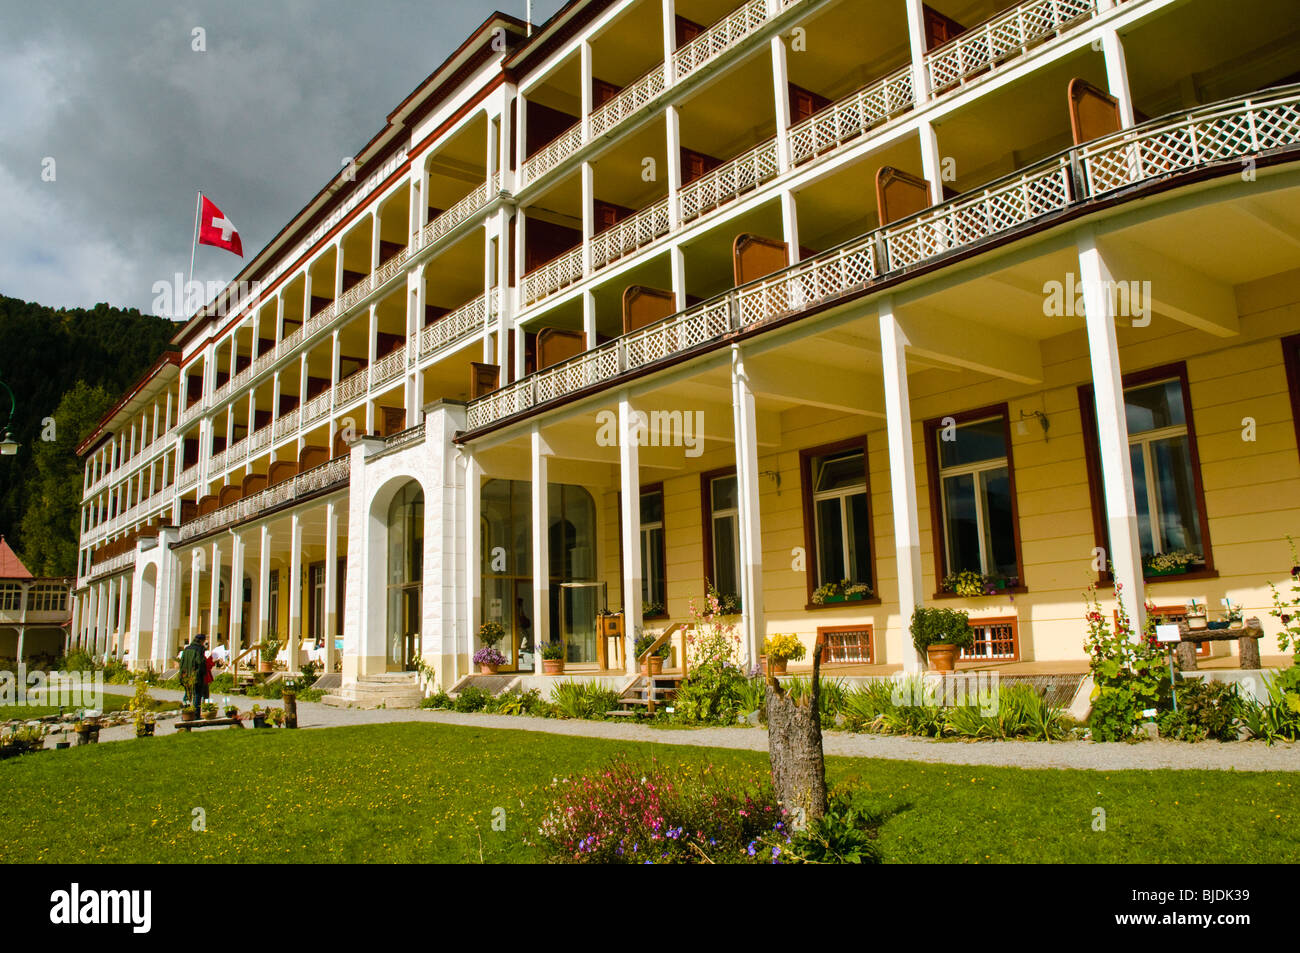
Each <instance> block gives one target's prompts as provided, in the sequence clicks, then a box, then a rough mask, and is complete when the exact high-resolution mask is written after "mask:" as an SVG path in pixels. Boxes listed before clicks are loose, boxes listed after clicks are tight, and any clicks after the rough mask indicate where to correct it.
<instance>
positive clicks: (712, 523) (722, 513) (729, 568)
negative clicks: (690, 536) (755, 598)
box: [700, 469, 740, 602]
mask: <svg viewBox="0 0 1300 953" xmlns="http://www.w3.org/2000/svg"><path fill="white" fill-rule="evenodd" d="M700 487H701V495H702V496H703V499H704V575H705V582H706V583H707V584H710V585H712V586H714V587H715V588H716V589H717V590H718V594H719V595H720V596H722V597H723V598H724V601H725V598H726V597H728V596H730V597H731V598H732V599H735V600H737V602H739V599H740V488H739V486H738V485H737V483H736V472H735V470H732V469H727V470H721V471H719V470H714V471H711V472H708V473H704V474H701V476H700Z"/></svg>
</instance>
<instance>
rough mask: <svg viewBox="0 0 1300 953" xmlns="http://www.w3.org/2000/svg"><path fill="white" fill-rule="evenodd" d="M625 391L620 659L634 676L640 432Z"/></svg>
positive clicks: (621, 438) (621, 430)
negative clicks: (621, 640)
mask: <svg viewBox="0 0 1300 953" xmlns="http://www.w3.org/2000/svg"><path fill="white" fill-rule="evenodd" d="M642 432H643V431H642V429H641V426H640V421H639V415H638V413H637V411H636V409H635V408H634V407H633V406H632V402H631V400H630V399H629V398H628V394H627V391H623V392H622V393H621V394H619V397H618V463H619V469H618V473H619V488H620V490H621V495H620V497H619V527H620V531H621V538H622V541H623V661H624V663H625V667H626V669H627V674H629V675H635V674H636V671H637V660H636V651H635V646H636V628H637V625H638V624H639V623H640V622H641V573H642V567H641V434H642Z"/></svg>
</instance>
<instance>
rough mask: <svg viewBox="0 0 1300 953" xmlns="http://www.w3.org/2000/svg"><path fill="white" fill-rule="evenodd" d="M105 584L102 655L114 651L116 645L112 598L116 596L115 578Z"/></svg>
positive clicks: (115, 615)
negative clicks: (106, 589) (106, 590)
mask: <svg viewBox="0 0 1300 953" xmlns="http://www.w3.org/2000/svg"><path fill="white" fill-rule="evenodd" d="M105 586H107V588H108V598H106V599H105V600H104V650H103V651H104V655H105V657H107V656H110V655H112V654H113V653H114V649H115V646H116V645H117V610H116V607H115V605H114V599H115V598H116V597H117V579H116V578H110V579H109V580H108V582H107V583H105Z"/></svg>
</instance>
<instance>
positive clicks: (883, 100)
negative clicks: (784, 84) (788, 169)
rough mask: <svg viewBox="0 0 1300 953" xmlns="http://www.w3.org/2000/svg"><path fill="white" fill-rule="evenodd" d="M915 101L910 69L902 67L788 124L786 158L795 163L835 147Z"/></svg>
mask: <svg viewBox="0 0 1300 953" xmlns="http://www.w3.org/2000/svg"><path fill="white" fill-rule="evenodd" d="M915 103H916V100H915V97H914V95H913V91H912V68H911V67H910V66H905V67H903V68H902V69H900V70H897V71H895V72H893V73H891V74H889V75H888V76H886V77H885V78H884V79H881V80H878V81H876V82H874V83H872V84H871V85H870V86H866V87H864V88H863V89H860V90H858V91H857V92H856V93H853V94H852V95H851V96H846V97H845V98H844V99H841V100H839V101H838V102H835V103H833V104H831V105H830V106H828V107H826V108H825V109H823V110H822V111H821V112H819V113H817V114H816V115H815V116H812V117H810V118H808V119H805V120H804V121H803V122H801V123H798V124H796V125H794V126H791V127H790V160H791V161H792V162H794V163H795V164H796V165H798V164H800V163H802V162H807V161H808V160H809V159H811V158H813V157H814V156H818V155H821V154H822V153H825V152H829V151H830V150H832V149H836V148H838V147H839V146H842V145H843V144H844V143H846V142H849V141H851V140H853V139H856V138H857V137H858V136H860V135H862V134H863V133H864V132H867V131H869V130H871V129H873V128H875V127H876V126H879V125H880V124H881V123H884V122H886V121H888V120H889V119H891V118H893V117H894V116H897V115H898V114H899V113H901V112H904V111H905V110H908V109H911V108H912V106H913V105H915Z"/></svg>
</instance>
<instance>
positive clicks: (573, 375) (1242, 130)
mask: <svg viewBox="0 0 1300 953" xmlns="http://www.w3.org/2000/svg"><path fill="white" fill-rule="evenodd" d="M1297 147H1300V86H1290V87H1284V88H1280V89H1276V90H1268V91H1264V92H1263V93H1260V94H1258V95H1256V96H1252V97H1249V98H1246V99H1238V100H1228V101H1225V102H1222V103H1216V104H1213V105H1210V106H1206V107H1202V108H1199V109H1196V110H1193V111H1191V112H1189V113H1185V114H1181V115H1176V116H1173V117H1166V118H1164V119H1158V120H1154V121H1152V122H1148V123H1145V124H1143V125H1141V126H1137V127H1134V128H1133V129H1129V130H1125V131H1123V132H1119V133H1116V134H1113V135H1110V136H1106V137H1103V138H1101V139H1097V140H1094V141H1092V142H1089V143H1086V144H1084V145H1082V146H1076V147H1073V148H1071V149H1068V150H1065V151H1064V152H1061V153H1058V154H1057V155H1054V156H1051V157H1049V158H1047V159H1045V160H1043V161H1041V162H1038V163H1036V164H1034V165H1032V166H1030V167H1028V168H1026V169H1024V170H1022V171H1020V172H1017V173H1015V174H1013V175H1010V176H1006V177H1004V178H1002V179H999V180H997V181H995V182H993V183H990V184H989V185H988V186H986V187H984V188H982V189H978V190H976V191H974V192H972V193H968V194H965V195H962V196H960V197H959V198H956V199H953V200H951V201H948V202H945V203H943V204H941V205H938V206H935V207H933V208H931V209H927V210H926V211H924V212H921V213H919V214H917V215H914V216H911V217H910V218H906V219H903V220H901V221H899V222H896V223H893V224H891V225H888V226H886V227H884V228H879V229H876V230H874V231H871V232H868V233H866V234H865V235H862V236H860V237H859V238H856V239H853V240H852V241H850V242H847V243H845V244H844V245H841V246H840V247H838V248H834V249H831V250H829V251H827V252H824V253H822V254H820V255H817V256H814V257H812V258H810V259H808V260H806V261H803V262H800V263H799V264H798V265H795V266H793V267H790V268H787V269H784V270H783V271H780V272H777V273H776V274H774V275H771V276H769V277H767V278H764V279H761V280H759V281H756V282H752V283H750V284H748V285H745V286H742V287H740V288H736V289H734V290H732V291H730V292H728V293H726V294H724V295H721V296H719V297H717V298H715V299H712V300H710V301H707V302H705V303H703V304H701V305H698V306H696V307H694V308H691V309H688V310H686V311H683V312H680V313H678V314H676V315H673V316H672V317H669V318H666V319H664V320H663V321H661V322H659V323H657V324H654V325H651V326H649V327H647V328H644V329H641V330H639V331H636V332H633V333H632V334H625V335H623V336H621V337H619V338H616V339H615V340H613V341H610V342H608V343H606V344H603V345H601V346H600V347H597V348H594V349H593V350H590V351H588V352H586V353H585V354H582V355H580V356H578V357H576V358H573V359H572V360H569V361H566V362H564V363H562V364H558V365H555V366H554V367H548V368H545V369H544V370H542V371H539V372H536V373H533V374H530V375H529V376H527V377H525V378H522V379H521V380H519V381H516V382H515V383H514V384H511V385H508V386H507V387H504V388H501V389H499V390H497V391H494V392H493V393H491V394H489V395H487V396H485V397H482V398H479V399H478V400H475V401H472V402H471V403H470V405H469V408H468V421H467V426H468V429H469V430H470V431H475V430H479V429H482V428H486V427H489V426H492V425H494V424H497V423H499V422H501V421H503V420H507V419H509V418H511V417H514V416H516V415H519V414H522V413H524V412H526V411H528V410H531V409H532V408H535V407H540V406H543V405H546V404H549V403H552V402H557V401H559V400H561V399H563V398H567V397H571V396H573V395H575V394H578V393H581V392H584V391H588V390H595V389H599V388H602V387H604V386H606V385H608V384H609V383H610V382H612V381H614V380H615V379H617V378H618V377H620V376H621V375H623V374H625V373H628V372H630V371H633V370H636V369H638V368H641V367H645V366H648V365H652V364H655V363H658V362H660V361H666V360H668V359H670V358H676V357H679V356H680V355H683V354H686V353H689V352H691V351H693V350H696V349H705V348H706V347H707V346H709V345H712V344H716V343H718V342H720V341H721V340H722V339H723V338H725V337H727V336H728V335H730V334H731V333H733V332H737V331H741V330H745V329H749V328H753V327H756V326H758V325H761V324H763V323H764V322H767V321H770V320H772V319H775V318H780V317H784V316H788V315H791V314H795V313H798V312H800V311H804V310H807V309H809V308H812V307H817V306H822V305H825V304H828V303H830V302H833V301H835V300H837V299H844V298H847V297H849V296H852V295H857V294H860V293H862V292H865V291H869V290H870V289H871V288H872V286H873V285H875V284H877V283H880V282H881V281H882V279H884V278H886V277H890V276H894V275H897V274H899V273H900V272H903V271H905V270H907V269H910V268H914V267H916V266H918V265H922V264H926V263H929V262H932V261H934V260H936V259H938V258H940V257H942V256H944V255H947V254H950V253H952V252H954V251H958V250H961V249H969V248H972V247H974V246H976V245H979V244H980V243H982V242H985V241H987V240H989V239H993V238H996V237H999V236H1005V235H1007V234H1008V233H1011V232H1014V231H1017V230H1019V229H1022V228H1024V227H1026V226H1029V225H1031V224H1033V223H1035V222H1037V221H1040V220H1042V219H1043V218H1044V217H1046V216H1049V215H1054V214H1059V213H1061V212H1064V211H1066V210H1068V209H1070V208H1072V207H1077V206H1081V205H1085V204H1087V203H1089V202H1092V201H1093V200H1095V199H1098V198H1100V197H1102V196H1105V195H1107V194H1109V193H1111V192H1114V191H1115V190H1116V189H1121V188H1126V187H1131V186H1135V185H1140V184H1143V183H1147V182H1151V181H1153V180H1156V179H1161V178H1166V177H1168V176H1171V175H1176V174H1179V173H1184V172H1189V171H1191V170H1194V169H1196V168H1198V167H1202V166H1205V165H1207V164H1210V163H1223V162H1230V163H1231V162H1237V161H1239V160H1240V159H1242V158H1245V157H1248V156H1251V155H1254V154H1257V153H1262V152H1267V151H1269V150H1278V149H1296V148H1297Z"/></svg>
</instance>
